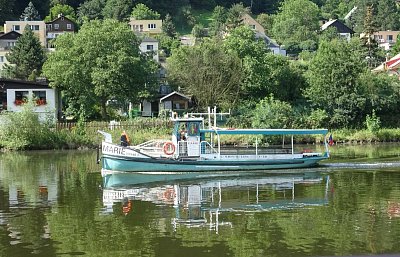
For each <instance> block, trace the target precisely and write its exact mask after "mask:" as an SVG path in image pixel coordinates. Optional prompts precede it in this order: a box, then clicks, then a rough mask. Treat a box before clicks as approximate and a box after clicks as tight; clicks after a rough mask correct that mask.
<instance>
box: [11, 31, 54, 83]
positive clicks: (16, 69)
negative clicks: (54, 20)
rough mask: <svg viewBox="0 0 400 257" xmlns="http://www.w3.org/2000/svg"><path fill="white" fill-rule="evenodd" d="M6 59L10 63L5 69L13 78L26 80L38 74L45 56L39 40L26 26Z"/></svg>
mask: <svg viewBox="0 0 400 257" xmlns="http://www.w3.org/2000/svg"><path fill="white" fill-rule="evenodd" d="M6 58H7V60H8V61H9V62H10V65H7V66H6V69H7V71H8V73H9V74H11V76H12V77H13V78H18V79H28V78H29V77H31V78H34V77H35V76H37V75H39V74H40V72H41V70H42V66H43V63H44V61H45V59H46V55H45V52H44V49H43V47H42V46H41V44H40V41H39V39H38V38H37V37H36V36H35V34H34V33H33V32H32V30H31V29H30V28H29V26H26V27H25V29H24V33H23V34H22V35H21V36H20V37H19V38H18V40H17V42H16V44H15V46H14V47H13V48H11V50H10V52H9V53H8V54H7V55H6Z"/></svg>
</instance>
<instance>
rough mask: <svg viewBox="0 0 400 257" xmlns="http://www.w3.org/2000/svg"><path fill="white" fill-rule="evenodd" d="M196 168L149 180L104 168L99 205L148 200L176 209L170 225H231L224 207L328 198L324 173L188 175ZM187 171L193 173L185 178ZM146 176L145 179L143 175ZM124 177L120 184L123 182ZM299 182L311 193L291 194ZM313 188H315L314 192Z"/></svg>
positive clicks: (283, 206) (281, 205)
mask: <svg viewBox="0 0 400 257" xmlns="http://www.w3.org/2000/svg"><path fill="white" fill-rule="evenodd" d="M192 174H197V173H177V174H174V175H173V174H168V175H164V176H168V178H169V179H172V180H165V177H163V174H158V175H155V176H154V177H153V181H150V178H148V177H149V175H148V174H147V173H146V174H140V173H110V172H108V173H103V175H104V176H103V179H104V188H103V204H104V206H105V211H106V212H112V211H113V205H114V204H115V203H117V202H120V203H123V207H122V208H123V212H124V213H125V214H127V213H128V212H129V211H130V210H132V208H134V204H133V205H132V201H135V200H139V201H149V202H152V203H155V204H163V205H169V206H171V207H174V208H175V217H174V218H173V220H172V224H173V226H174V227H176V226H179V225H182V224H184V225H185V226H190V227H197V226H210V228H213V229H216V230H218V226H221V225H231V223H230V222H229V221H227V220H226V219H221V215H222V214H223V213H226V212H235V213H245V212H262V211H273V210H289V209H296V208H304V207H310V206H321V205H324V204H326V203H327V195H328V185H329V176H322V175H321V174H320V173H318V172H307V173H292V174H281V173H279V174H272V173H269V174H268V173H246V175H245V176H243V173H241V176H222V177H215V173H212V174H211V173H210V174H211V176H208V177H207V176H203V177H193V175H192ZM190 176H192V177H190ZM146 177H147V181H146V182H144V178H146ZM123 181H125V183H123ZM299 187H301V188H304V187H317V188H318V190H316V191H315V190H314V191H313V194H312V195H304V193H303V191H302V192H301V193H296V189H298V188H299ZM316 192H318V193H317V194H316Z"/></svg>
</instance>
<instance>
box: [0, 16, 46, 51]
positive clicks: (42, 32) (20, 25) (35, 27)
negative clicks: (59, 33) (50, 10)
mask: <svg viewBox="0 0 400 257" xmlns="http://www.w3.org/2000/svg"><path fill="white" fill-rule="evenodd" d="M26 26H29V27H30V28H31V30H32V31H33V33H34V34H35V35H37V37H38V38H39V41H40V44H41V45H42V46H43V47H46V45H47V40H46V24H45V23H44V21H6V22H5V23H4V33H7V32H10V31H16V32H18V33H20V34H22V33H23V32H24V29H25V27H26Z"/></svg>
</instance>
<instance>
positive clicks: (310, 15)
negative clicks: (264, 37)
mask: <svg viewBox="0 0 400 257" xmlns="http://www.w3.org/2000/svg"><path fill="white" fill-rule="evenodd" d="M279 10H280V12H279V13H278V14H277V15H276V16H275V18H274V24H273V27H272V33H273V36H274V38H275V39H276V40H277V41H278V42H279V43H280V44H284V45H285V47H286V49H287V51H288V52H289V53H298V52H300V51H301V50H304V49H307V48H309V46H316V45H315V43H314V44H313V43H312V42H310V41H313V42H316V40H317V38H316V31H318V30H319V20H318V18H319V8H318V6H317V5H316V4H314V3H313V2H311V1H309V0H285V1H284V2H282V5H281V7H280V8H279ZM302 43H303V45H302ZM308 50H315V49H308Z"/></svg>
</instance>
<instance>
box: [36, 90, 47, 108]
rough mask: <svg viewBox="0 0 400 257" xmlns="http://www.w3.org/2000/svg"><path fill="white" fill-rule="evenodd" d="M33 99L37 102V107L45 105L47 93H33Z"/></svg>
mask: <svg viewBox="0 0 400 257" xmlns="http://www.w3.org/2000/svg"><path fill="white" fill-rule="evenodd" d="M33 99H35V101H36V105H45V104H46V103H47V102H46V91H33Z"/></svg>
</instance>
